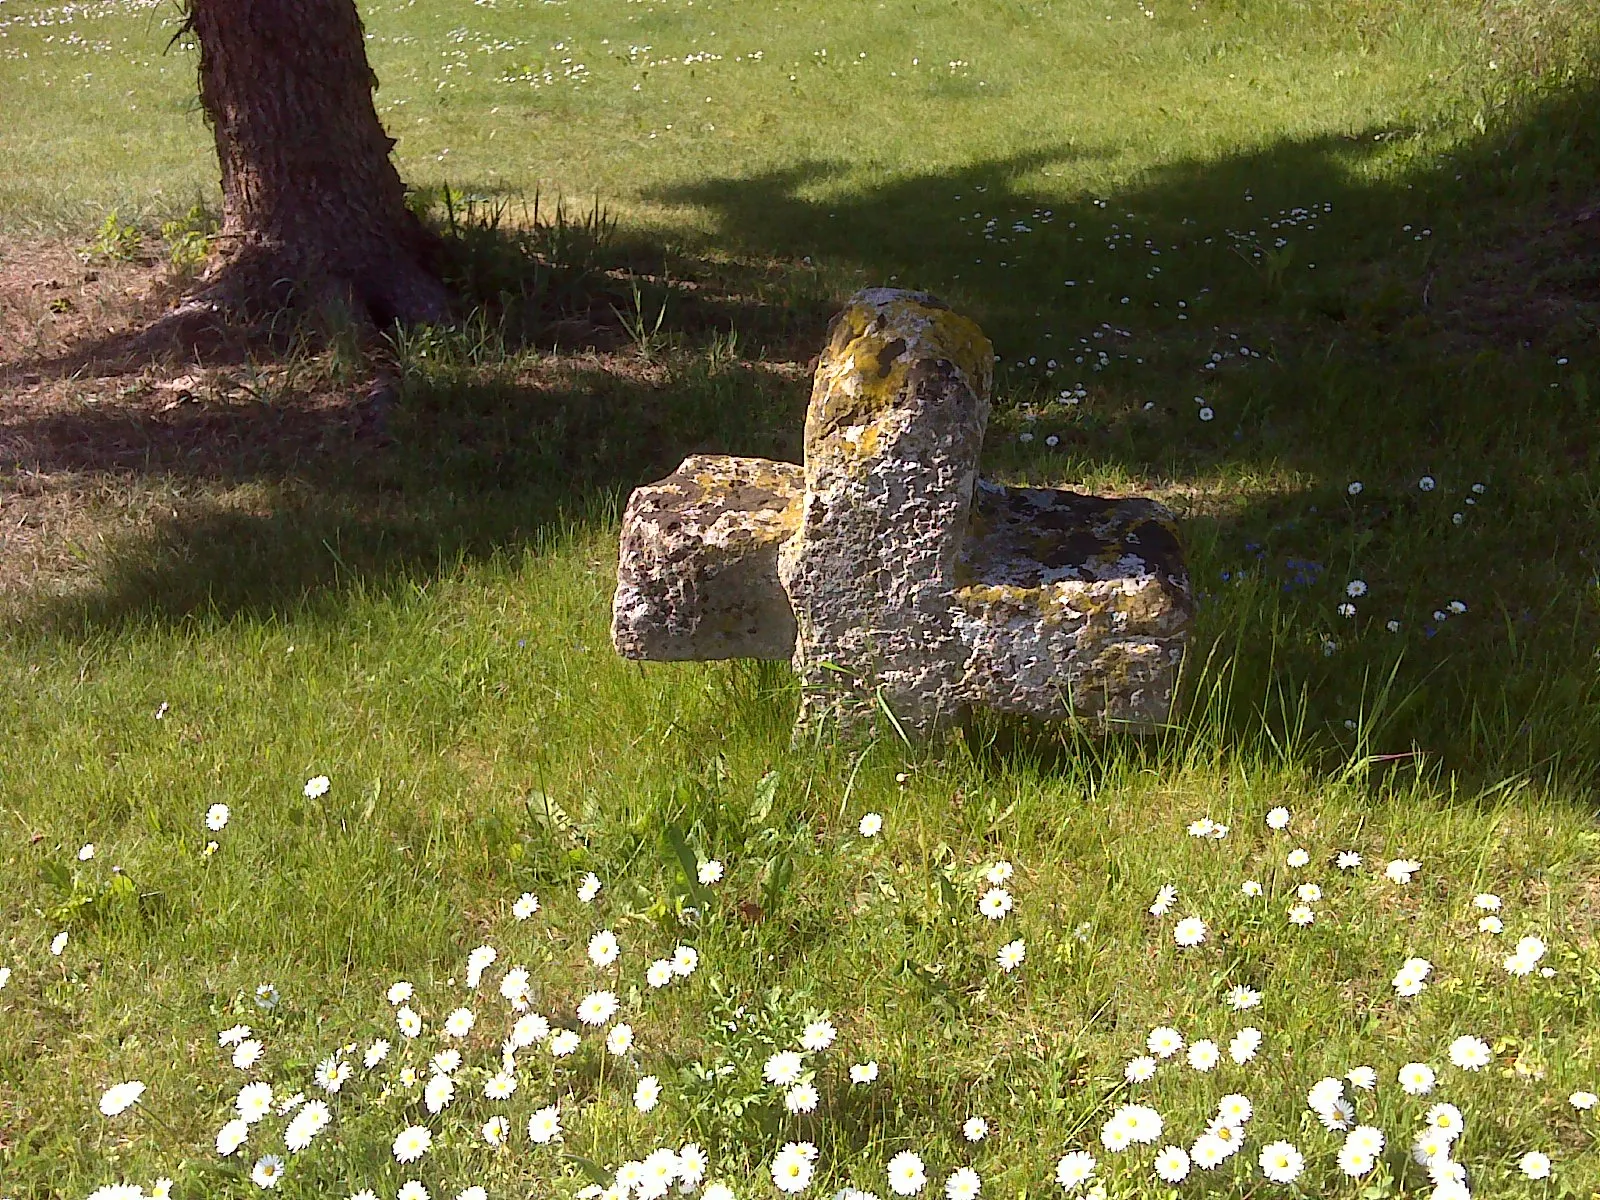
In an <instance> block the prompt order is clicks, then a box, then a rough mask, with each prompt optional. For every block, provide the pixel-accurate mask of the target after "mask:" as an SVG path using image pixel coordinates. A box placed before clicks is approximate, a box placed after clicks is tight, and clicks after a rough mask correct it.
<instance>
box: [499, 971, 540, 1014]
mask: <svg viewBox="0 0 1600 1200" xmlns="http://www.w3.org/2000/svg"><path fill="white" fill-rule="evenodd" d="M531 987H532V981H531V978H530V976H529V975H528V968H527V967H521V966H517V967H512V968H511V969H510V970H509V971H507V972H506V973H505V974H504V975H502V976H501V977H500V998H501V999H502V1000H504V1001H506V1003H508V1004H510V1005H511V1007H512V1008H514V1009H516V1010H517V1011H518V1012H521V1011H522V1010H523V1009H525V1008H527V1007H528V994H529V991H530V990H531Z"/></svg>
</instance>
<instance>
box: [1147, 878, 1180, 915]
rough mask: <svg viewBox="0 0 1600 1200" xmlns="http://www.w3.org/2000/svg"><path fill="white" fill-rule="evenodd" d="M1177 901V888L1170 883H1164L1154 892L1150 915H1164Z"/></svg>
mask: <svg viewBox="0 0 1600 1200" xmlns="http://www.w3.org/2000/svg"><path fill="white" fill-rule="evenodd" d="M1177 902H1178V889H1177V888H1175V887H1173V886H1172V885H1171V884H1170V883H1168V884H1164V885H1163V886H1162V888H1161V890H1160V891H1159V892H1157V893H1156V898H1155V900H1154V901H1153V902H1152V903H1151V905H1150V915H1151V916H1152V917H1164V916H1166V915H1167V914H1168V913H1169V912H1171V911H1172V906H1173V905H1174V904H1176V903H1177Z"/></svg>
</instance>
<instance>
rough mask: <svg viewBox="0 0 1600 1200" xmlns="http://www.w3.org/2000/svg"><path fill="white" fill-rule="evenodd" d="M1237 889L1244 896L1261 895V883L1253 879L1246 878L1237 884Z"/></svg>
mask: <svg viewBox="0 0 1600 1200" xmlns="http://www.w3.org/2000/svg"><path fill="white" fill-rule="evenodd" d="M1239 890H1240V891H1241V892H1243V893H1244V894H1245V895H1246V896H1259V895H1261V884H1260V883H1259V882H1257V881H1256V880H1254V879H1246V880H1245V881H1244V882H1243V883H1241V884H1240V885H1239Z"/></svg>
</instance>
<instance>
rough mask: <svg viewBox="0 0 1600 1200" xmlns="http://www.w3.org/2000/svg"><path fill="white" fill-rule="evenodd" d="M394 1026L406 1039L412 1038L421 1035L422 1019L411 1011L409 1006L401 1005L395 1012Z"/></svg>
mask: <svg viewBox="0 0 1600 1200" xmlns="http://www.w3.org/2000/svg"><path fill="white" fill-rule="evenodd" d="M394 1021H395V1025H396V1026H397V1027H398V1028H399V1030H400V1032H401V1033H402V1034H404V1035H405V1036H406V1037H408V1038H414V1037H417V1036H419V1035H420V1034H421V1033H422V1018H421V1017H419V1016H417V1014H416V1013H414V1012H412V1011H411V1006H410V1005H409V1004H402V1005H401V1006H400V1007H399V1008H398V1009H396V1010H395V1014H394Z"/></svg>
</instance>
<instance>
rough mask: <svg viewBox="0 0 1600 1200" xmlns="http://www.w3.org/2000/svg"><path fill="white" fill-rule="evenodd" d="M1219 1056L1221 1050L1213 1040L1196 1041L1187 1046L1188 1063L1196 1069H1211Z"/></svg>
mask: <svg viewBox="0 0 1600 1200" xmlns="http://www.w3.org/2000/svg"><path fill="white" fill-rule="evenodd" d="M1221 1057H1222V1055H1221V1052H1220V1051H1218V1049H1217V1044H1216V1043H1215V1042H1213V1041H1209V1040H1203V1041H1198V1042H1195V1043H1193V1044H1192V1045H1191V1046H1190V1047H1189V1065H1190V1066H1191V1067H1193V1068H1194V1069H1195V1070H1196V1071H1209V1070H1211V1068H1212V1067H1214V1066H1216V1065H1217V1061H1218V1060H1219V1059H1220V1058H1221Z"/></svg>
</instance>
